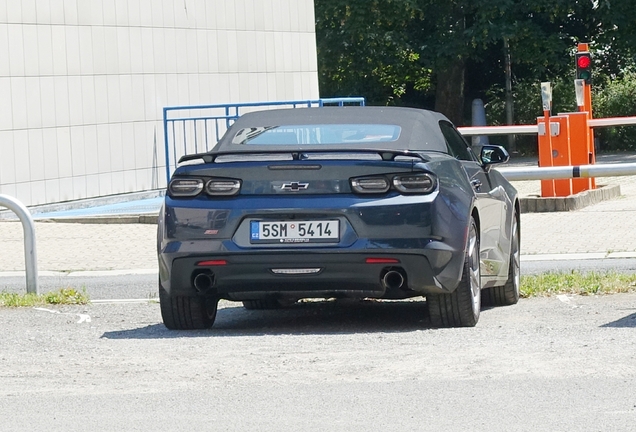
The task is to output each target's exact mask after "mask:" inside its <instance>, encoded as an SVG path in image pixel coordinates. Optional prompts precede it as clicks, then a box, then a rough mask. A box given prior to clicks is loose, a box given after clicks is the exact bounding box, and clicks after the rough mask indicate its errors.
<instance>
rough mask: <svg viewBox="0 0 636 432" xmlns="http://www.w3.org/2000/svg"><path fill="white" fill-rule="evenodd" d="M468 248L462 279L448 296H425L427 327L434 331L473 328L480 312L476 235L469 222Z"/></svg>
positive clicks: (479, 277)
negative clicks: (428, 322)
mask: <svg viewBox="0 0 636 432" xmlns="http://www.w3.org/2000/svg"><path fill="white" fill-rule="evenodd" d="M468 232H469V234H468V245H467V247H466V254H465V258H464V269H463V271H462V278H461V280H460V282H459V285H457V288H456V289H455V291H453V292H452V293H449V294H434V295H428V296H426V303H427V304H428V312H429V315H430V317H431V324H433V326H435V327H474V326H475V325H476V324H477V321H479V314H480V312H481V270H480V263H479V231H478V229H477V224H476V223H475V220H474V219H473V218H472V217H471V218H470V228H469V231H468Z"/></svg>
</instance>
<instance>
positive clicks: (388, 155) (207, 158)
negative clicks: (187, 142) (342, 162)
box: [179, 148, 430, 163]
mask: <svg viewBox="0 0 636 432" xmlns="http://www.w3.org/2000/svg"><path fill="white" fill-rule="evenodd" d="M312 153H314V154H315V153H318V154H325V153H334V154H338V153H355V154H359V153H369V154H377V155H379V156H380V157H381V158H382V160H384V161H393V160H395V158H397V157H399V156H402V157H412V158H417V159H420V160H421V161H423V162H428V161H429V160H430V159H428V158H427V157H426V156H425V155H423V154H422V153H418V152H414V151H411V150H395V149H370V148H366V149H361V148H347V149H311V150H280V149H275V150H274V149H273V150H261V151H212V152H207V153H196V154H191V155H185V156H182V157H181V158H180V159H179V163H183V162H187V161H192V160H197V159H201V160H203V161H204V162H205V163H214V161H215V160H216V158H218V157H219V156H248V155H254V156H266V155H274V154H289V155H291V156H292V159H293V160H303V159H306V157H307V156H306V155H309V154H312Z"/></svg>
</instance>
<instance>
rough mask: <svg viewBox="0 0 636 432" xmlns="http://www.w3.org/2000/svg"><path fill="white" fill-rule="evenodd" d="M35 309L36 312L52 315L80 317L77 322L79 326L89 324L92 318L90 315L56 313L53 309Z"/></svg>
mask: <svg viewBox="0 0 636 432" xmlns="http://www.w3.org/2000/svg"><path fill="white" fill-rule="evenodd" d="M33 309H35V310H37V311H43V312H49V313H52V314H58V315H71V316H77V317H79V319H78V320H77V324H81V323H89V322H91V317H90V315H86V314H81V313H67V312H60V311H56V310H52V309H47V308H39V307H34V308H33Z"/></svg>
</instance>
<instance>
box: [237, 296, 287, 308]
mask: <svg viewBox="0 0 636 432" xmlns="http://www.w3.org/2000/svg"><path fill="white" fill-rule="evenodd" d="M243 307H244V308H245V309H248V310H266V309H280V308H281V307H283V306H282V304H281V302H280V301H279V300H278V299H260V300H243Z"/></svg>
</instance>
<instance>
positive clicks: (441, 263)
mask: <svg viewBox="0 0 636 432" xmlns="http://www.w3.org/2000/svg"><path fill="white" fill-rule="evenodd" d="M387 252H388V253H387ZM370 258H371V259H373V258H376V259H377V258H382V260H383V261H384V262H368V261H369V259H370ZM211 260H213V261H214V262H213V263H205V261H211ZM391 260H395V261H397V262H390V261H391ZM462 263H463V252H459V253H457V252H455V253H454V252H452V251H450V250H448V248H435V247H431V248H430V249H423V250H418V251H417V252H414V251H377V250H375V251H365V252H360V251H356V252H342V251H337V250H312V251H289V252H282V251H268V252H260V253H248V252H246V253H227V254H216V253H215V254H204V253H201V254H177V255H175V254H160V264H161V265H160V267H161V268H162V271H161V272H160V274H161V279H162V286H163V287H164V288H165V289H166V290H168V291H169V292H170V293H171V294H173V295H197V294H206V295H214V296H218V297H219V298H227V299H230V300H244V299H258V298H262V297H268V296H280V297H296V298H307V297H338V296H344V297H375V298H380V297H385V296H387V295H393V293H390V292H388V291H391V288H393V291H396V290H399V291H400V292H402V293H406V295H408V294H409V293H411V294H412V295H426V294H430V293H443V292H448V291H451V290H453V289H454V288H455V287H456V281H457V280H459V277H458V276H460V275H461V264H462ZM388 271H397V272H399V273H400V274H401V275H402V276H403V278H404V283H403V284H402V285H401V286H400V287H399V288H397V289H396V288H395V287H390V286H389V287H388V288H389V289H387V284H386V283H383V278H384V276H385V274H386V273H387V272H388ZM199 274H205V275H207V276H208V277H209V281H208V282H209V284H210V287H209V288H208V289H205V290H204V291H205V292H202V290H201V289H200V287H199V289H197V287H195V285H196V284H195V278H196V277H197V276H198V275H199ZM398 279H399V278H398Z"/></svg>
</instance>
